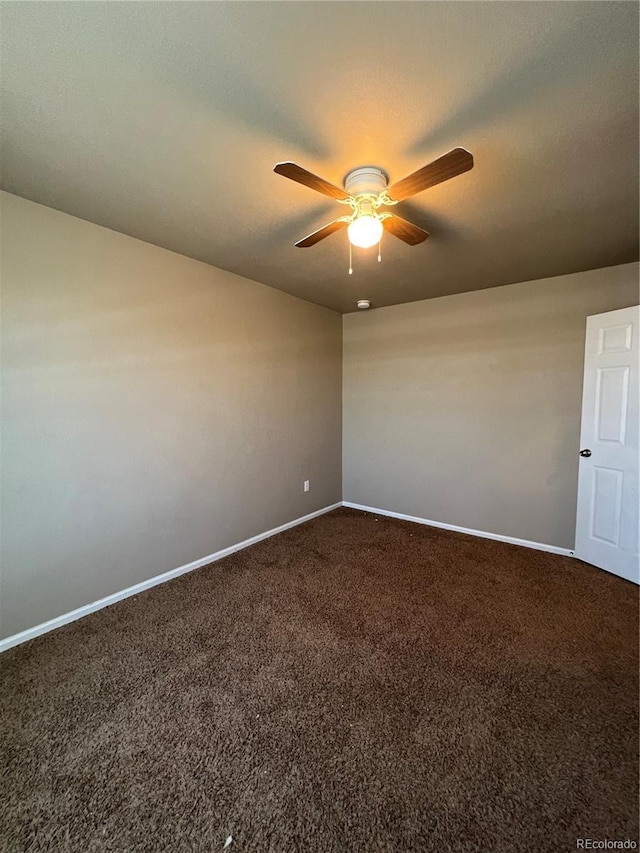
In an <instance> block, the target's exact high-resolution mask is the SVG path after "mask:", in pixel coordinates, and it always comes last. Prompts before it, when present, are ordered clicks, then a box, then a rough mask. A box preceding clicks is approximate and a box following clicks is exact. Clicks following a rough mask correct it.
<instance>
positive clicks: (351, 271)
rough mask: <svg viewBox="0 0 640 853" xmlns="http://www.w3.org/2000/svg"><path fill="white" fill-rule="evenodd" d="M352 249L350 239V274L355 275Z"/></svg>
mask: <svg viewBox="0 0 640 853" xmlns="http://www.w3.org/2000/svg"><path fill="white" fill-rule="evenodd" d="M352 251H353V249H352V246H351V241H349V275H353V260H352Z"/></svg>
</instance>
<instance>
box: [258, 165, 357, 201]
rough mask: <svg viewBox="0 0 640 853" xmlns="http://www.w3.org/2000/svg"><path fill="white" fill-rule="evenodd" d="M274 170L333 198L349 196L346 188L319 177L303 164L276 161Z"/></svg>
mask: <svg viewBox="0 0 640 853" xmlns="http://www.w3.org/2000/svg"><path fill="white" fill-rule="evenodd" d="M273 171H274V172H275V173H276V174H277V175H283V176H284V177H285V178H289V179H290V180H292V181H297V182H298V183H299V184H304V185H305V187H309V188H310V189H312V190H315V191H316V192H319V193H322V194H323V195H328V196H330V197H331V198H339V199H343V198H348V197H349V193H347V192H345V190H341V189H340V188H339V187H335V186H334V185H333V184H330V183H329V181H325V179H324V178H319V177H318V176H317V175H314V174H313V173H312V172H307V170H306V169H303V168H302V166H298V165H297V164H296V163H276V165H275V166H274V167H273Z"/></svg>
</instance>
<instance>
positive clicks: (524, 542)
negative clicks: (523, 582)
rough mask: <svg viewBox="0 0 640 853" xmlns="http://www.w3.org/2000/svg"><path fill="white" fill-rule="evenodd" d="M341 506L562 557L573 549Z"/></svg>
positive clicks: (370, 508)
mask: <svg viewBox="0 0 640 853" xmlns="http://www.w3.org/2000/svg"><path fill="white" fill-rule="evenodd" d="M342 506H346V507H349V508H350V509H359V510H362V511H363V512H372V513H375V514H376V515H388V516H389V517H390V518H400V519H402V521H414V522H415V523H416V524H426V525H428V526H429V527H441V528H442V529H443V530H453V531H454V532H455V533H466V534H468V535H469V536H480V537H481V538H482V539H495V540H496V541H497V542H508V543H509V544H511V545H522V546H523V547H524V548H533V549H534V550H536V551H548V552H549V553H550V554H562V555H563V556H564V557H573V551H570V550H569V548H559V547H558V546H557V545H544V544H543V543H542V542H530V541H529V540H528V539H517V538H515V537H514V536H502V534H500V533H487V531H486V530H472V529H471V528H469V527H458V525H456V524H445V523H444V522H442V521H431V520H430V519H428V518H418V517H417V516H415V515H404V514H403V513H401V512H390V511H389V510H388V509H378V508H377V507H373V506H363V505H362V504H354V503H351V502H350V501H342Z"/></svg>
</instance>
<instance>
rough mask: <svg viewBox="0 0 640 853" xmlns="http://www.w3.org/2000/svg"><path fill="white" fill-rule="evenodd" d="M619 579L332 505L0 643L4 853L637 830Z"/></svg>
mask: <svg viewBox="0 0 640 853" xmlns="http://www.w3.org/2000/svg"><path fill="white" fill-rule="evenodd" d="M637 612H638V611H637V589H636V588H635V587H634V586H632V585H631V584H629V583H627V582H625V581H622V580H620V579H618V578H616V577H614V576H612V575H608V574H606V573H605V572H600V571H598V570H596V569H593V568H591V567H589V566H586V565H585V564H584V563H580V562H578V561H577V560H571V559H568V558H563V557H557V556H554V555H551V554H545V553H541V552H537V551H530V550H527V549H525V548H518V547H516V546H512V545H506V544H502V543H498V542H491V541H488V540H481V539H475V538H472V537H468V536H463V535H459V534H455V533H449V532H445V531H441V530H436V529H433V528H429V527H422V526H419V525H414V524H411V523H408V522H402V521H396V520H392V519H387V518H382V517H376V516H374V515H369V514H365V513H359V512H356V511H353V510H348V509H340V510H336V511H334V512H332V513H330V514H329V515H325V516H322V517H320V518H317V519H315V520H314V521H311V522H309V523H308V524H305V525H303V526H300V527H297V528H294V529H292V530H289V531H287V532H286V533H283V534H281V535H279V536H277V537H274V538H272V539H269V540H267V541H265V542H263V543H261V544H259V545H255V546H253V547H252V548H249V549H247V550H245V551H242V552H240V553H238V554H235V555H233V556H231V557H228V558H227V559H225V560H224V561H222V562H219V563H216V564H214V565H212V566H211V567H207V568H203V569H200V570H198V571H196V572H193V573H191V574H189V575H185V576H183V577H182V578H180V579H178V580H175V581H172V582H171V583H168V584H164V585H163V586H159V587H156V588H155V589H152V590H150V591H148V592H145V593H143V594H142V595H140V596H138V597H136V598H132V599H128V600H127V601H124V602H121V603H120V604H116V605H114V606H113V607H109V608H107V609H105V610H102V611H100V612H98V613H95V614H93V615H92V616H89V617H87V618H85V619H82V620H81V621H79V622H76V623H74V624H72V625H69V626H67V627H65V628H62V629H60V630H58V631H56V632H53V633H51V634H49V635H47V636H44V637H41V638H39V639H37V640H34V641H32V642H30V643H28V644H26V645H24V646H21V647H17V648H15V649H13V650H11V651H9V652H7V653H5V654H4V655H2V656H1V657H0V678H1V679H2V681H1V684H2V687H1V699H2V719H1V734H2V751H3V755H2V772H3V778H2V805H1V809H0V849H1V850H2V851H3V853H5V851H11V853H14V851H29V853H31V851H48V853H49V851H55V853H57V851H62V852H63V853H67V851H74V853H91V851H118V853H122V851H127V853H130V851H131V852H132V853H133V851H135V853H146V851H153V853H157V851H167V853H183V851H184V853H186V852H187V851H189V853H205V851H206V853H210V852H211V851H213V852H214V853H215V851H219V850H222V848H223V845H224V843H225V839H227V837H228V836H229V835H232V836H233V843H232V844H231V846H230V847H228V848H227V850H231V853H241V851H242V853H245V851H260V853H262V851H275V853H297V851H300V853H351V851H354V853H378V851H389V853H391V851H393V853H397V851H434V853H436V851H437V853H448V851H456V852H457V851H460V853H472V851H482V853H503V852H504V853H518V851H526V852H527V853H544V852H545V851H549V853H559V851H570V850H575V849H576V839H577V838H579V837H582V838H587V837H588V838H592V839H625V838H631V839H633V840H635V841H636V842H637V841H638V822H637V811H636V806H637V796H638V789H637V778H638V759H637V725H638V719H637V702H638V682H637V671H638V669H637V665H638V634H637V631H638V618H637Z"/></svg>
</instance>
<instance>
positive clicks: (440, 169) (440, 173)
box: [388, 148, 473, 201]
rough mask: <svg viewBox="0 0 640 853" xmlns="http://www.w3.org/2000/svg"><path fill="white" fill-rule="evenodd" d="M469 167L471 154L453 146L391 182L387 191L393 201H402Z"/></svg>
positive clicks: (470, 167) (471, 164)
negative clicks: (431, 160) (395, 181)
mask: <svg viewBox="0 0 640 853" xmlns="http://www.w3.org/2000/svg"><path fill="white" fill-rule="evenodd" d="M469 169H473V156H472V155H471V154H470V153H469V152H468V151H465V149H464V148H454V149H453V151H449V153H448V154H443V155H442V157H438V159H437V160H434V161H433V163H429V165H428V166H423V167H422V169H418V171H417V172H413V173H412V174H411V175H407V177H406V178H403V179H402V180H401V181H398V182H397V183H396V184H393V186H391V187H389V190H388V192H389V195H390V196H391V198H392V199H394V200H395V201H402V199H403V198H409V196H411V195H415V194H416V193H421V192H422V190H426V189H429V187H435V185H436V184H441V183H442V182H443V181H448V180H449V178H455V176H456V175H461V174H462V173H463V172H468V171H469Z"/></svg>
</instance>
